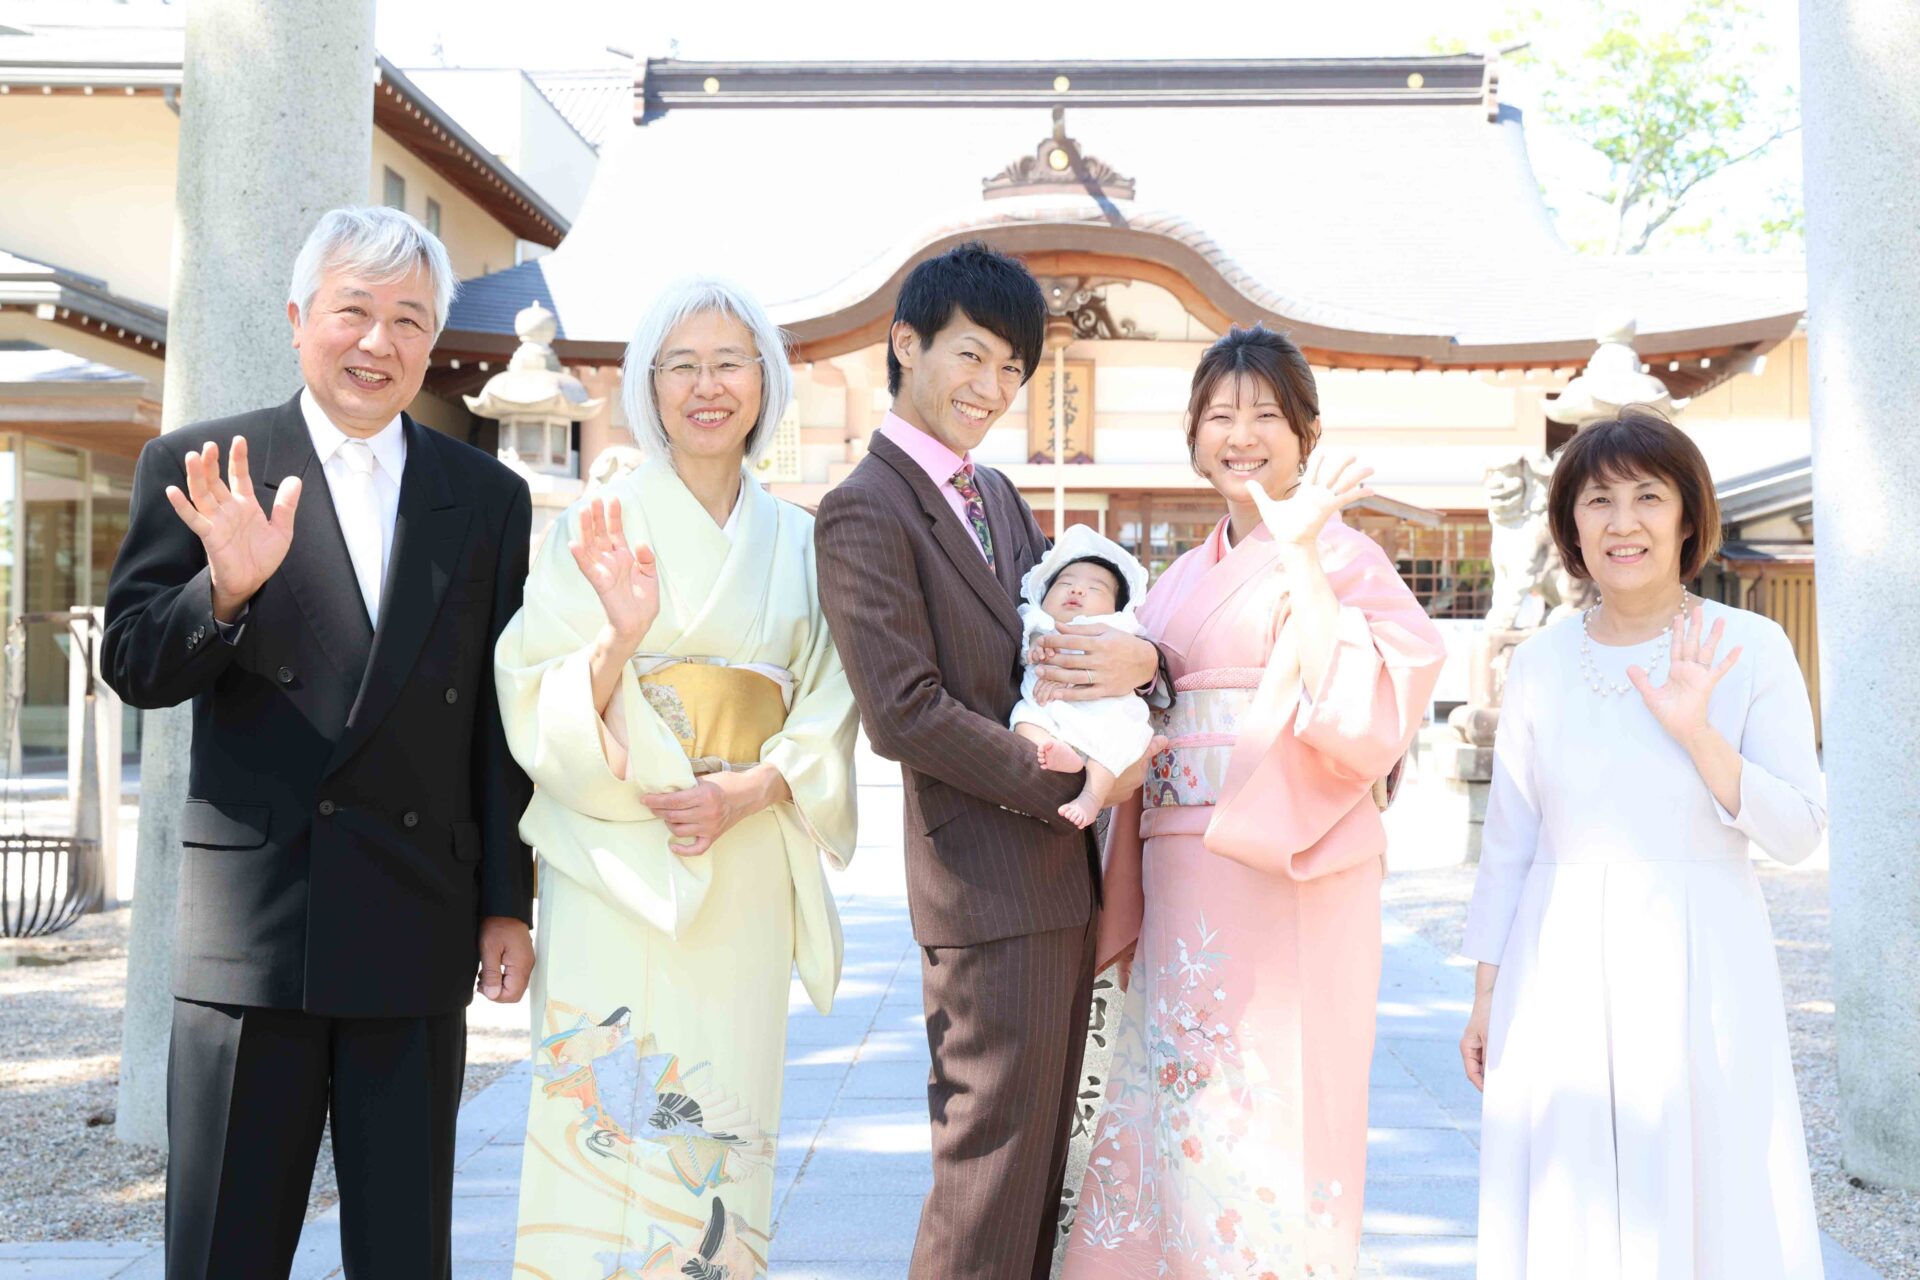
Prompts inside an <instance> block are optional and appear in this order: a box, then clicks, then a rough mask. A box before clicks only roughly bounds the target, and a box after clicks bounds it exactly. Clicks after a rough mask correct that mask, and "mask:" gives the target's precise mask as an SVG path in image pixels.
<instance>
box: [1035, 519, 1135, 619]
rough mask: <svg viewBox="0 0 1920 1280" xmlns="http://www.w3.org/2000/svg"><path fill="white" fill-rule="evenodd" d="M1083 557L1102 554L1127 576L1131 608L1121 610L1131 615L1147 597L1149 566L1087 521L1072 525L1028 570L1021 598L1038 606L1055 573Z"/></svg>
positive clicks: (1128, 600) (1128, 605)
mask: <svg viewBox="0 0 1920 1280" xmlns="http://www.w3.org/2000/svg"><path fill="white" fill-rule="evenodd" d="M1083 556H1098V557H1099V558H1100V559H1102V560H1105V561H1106V562H1107V563H1109V564H1111V565H1112V566H1113V567H1114V569H1115V570H1116V571H1118V572H1119V573H1120V574H1121V575H1122V576H1123V578H1124V579H1125V581H1126V584H1127V607H1126V608H1124V609H1122V610H1120V612H1121V613H1126V614H1131V613H1132V612H1133V611H1134V610H1136V609H1138V608H1139V607H1140V602H1141V601H1142V600H1145V599H1146V598H1147V570H1146V567H1145V566H1144V565H1142V564H1141V563H1140V562H1139V561H1138V560H1136V559H1134V558H1133V556H1132V555H1130V554H1129V553H1128V552H1127V549H1126V548H1125V547H1123V546H1121V545H1120V544H1119V543H1117V542H1115V541H1114V540H1113V539H1111V538H1106V537H1102V536H1101V535H1100V534H1098V533H1096V532H1095V531H1094V529H1093V526H1091V525H1084V524H1071V525H1068V526H1067V531H1066V532H1065V533H1063V534H1062V535H1060V539H1059V540H1058V541H1057V542H1055V543H1054V544H1053V550H1051V551H1049V552H1047V554H1046V555H1044V556H1042V557H1041V558H1040V563H1039V564H1036V565H1035V566H1033V568H1031V569H1029V570H1027V576H1026V577H1024V578H1022V579H1020V598H1021V599H1022V600H1025V601H1026V602H1027V603H1028V604H1030V605H1033V606H1035V607H1036V608H1037V607H1038V606H1039V604H1040V601H1041V600H1043V599H1045V598H1046V594H1047V584H1048V583H1050V582H1052V581H1053V579H1054V575H1056V574H1058V573H1059V572H1060V571H1061V570H1062V569H1064V568H1066V567H1067V566H1068V565H1069V564H1071V563H1072V562H1073V561H1075V560H1078V559H1080V558H1081V557H1083Z"/></svg>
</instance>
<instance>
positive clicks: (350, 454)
mask: <svg viewBox="0 0 1920 1280" xmlns="http://www.w3.org/2000/svg"><path fill="white" fill-rule="evenodd" d="M337 456H338V457H339V458H340V461H341V462H342V464H344V474H342V475H340V476H339V477H338V479H337V482H336V483H335V487H334V492H333V499H334V506H335V507H336V508H337V509H338V512H339V515H340V533H341V535H342V536H343V537H344V538H345V539H346V543H347V558H348V559H349V560H351V561H352V562H353V576H354V578H355V580H356V581H357V582H358V584H359V587H360V598H361V599H362V600H364V601H365V602H366V605H367V621H368V622H370V623H372V624H373V625H374V627H375V628H378V627H379V626H380V582H381V579H382V578H384V577H385V576H386V566H385V565H384V564H382V563H381V561H382V559H383V552H384V547H383V545H382V544H383V543H384V542H385V541H386V539H385V538H383V537H382V536H381V530H380V525H381V523H382V522H381V519H380V496H379V494H378V493H377V492H375V490H374V486H373V467H374V456H373V450H372V448H370V447H369V446H368V444H367V442H366V441H365V440H349V441H347V442H346V443H345V444H343V445H341V446H340V452H339V454H338V455H337ZM328 479H329V480H330V481H333V480H334V479H335V478H334V477H331V476H330V477H328Z"/></svg>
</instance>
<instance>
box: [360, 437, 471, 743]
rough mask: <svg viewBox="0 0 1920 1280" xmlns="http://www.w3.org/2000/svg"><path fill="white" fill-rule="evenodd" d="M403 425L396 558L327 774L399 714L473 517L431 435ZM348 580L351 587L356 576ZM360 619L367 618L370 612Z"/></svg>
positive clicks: (388, 576) (395, 519)
mask: <svg viewBox="0 0 1920 1280" xmlns="http://www.w3.org/2000/svg"><path fill="white" fill-rule="evenodd" d="M401 425H402V428H403V429H404V430H405V431H406V433H407V464H406V469H405V470H404V471H403V472H402V473H401V476H400V505H399V510H398V512H397V513H396V514H395V516H394V522H393V557H392V560H391V562H390V563H389V564H388V566H387V581H386V585H385V587H384V588H383V589H382V593H381V597H380V629H379V630H378V631H377V632H375V633H374V636H373V650H372V653H371V654H370V655H369V657H368V659H367V667H366V678H365V680H364V681H362V683H361V685H360V696H359V698H358V700H357V701H355V703H354V705H353V710H352V711H351V712H350V713H349V714H348V716H347V728H346V732H345V733H343V734H341V735H340V739H339V741H338V742H336V743H335V744H334V749H333V759H332V760H331V761H330V762H329V763H328V766H327V767H328V769H329V770H332V769H334V768H338V767H339V766H340V765H341V764H342V763H343V762H344V761H346V760H347V758H348V757H350V756H351V755H352V754H353V753H354V752H355V751H357V750H359V749H360V746H361V744H362V743H364V742H365V741H366V740H367V738H368V736H369V735H370V734H372V732H373V730H374V729H376V728H378V727H379V725H380V722H381V721H382V720H384V719H385V718H386V715H387V713H388V712H389V711H391V710H392V709H393V704H394V700H395V699H396V698H398V697H399V696H400V690H401V688H402V687H403V686H404V685H405V684H406V681H407V676H408V674H409V673H410V672H412V670H413V663H414V660H415V659H416V658H418V657H419V656H420V646H421V645H423V644H425V643H426V639H427V633H428V632H429V631H431V630H432V629H433V620H434V618H435V617H436V616H437V615H438V614H439V612H440V602H441V601H442V600H443V599H445V597H446V594H447V585H448V584H449V583H450V582H452V581H453V575H454V571H455V570H456V568H457V567H458V564H459V559H460V550H461V547H462V546H463V545H464V544H465V542H466V536H467V525H468V523H469V522H470V521H471V519H472V512H471V510H470V509H469V508H467V507H466V506H463V505H461V504H460V503H459V502H458V501H457V500H456V499H455V497H454V492H453V486H452V484H451V483H450V482H449V481H448V479H447V473H446V469H445V467H443V466H442V465H441V462H440V453H439V450H438V449H437V448H435V446H434V442H433V440H432V438H431V433H430V432H429V431H428V430H427V429H426V428H425V427H423V426H421V425H420V424H419V423H417V422H415V421H414V420H413V419H412V418H410V417H406V416H404V415H403V416H402V418H401ZM342 545H343V549H344V543H343V544H342ZM346 581H347V582H348V584H349V586H351V584H352V577H351V575H349V576H348V578H347V579H346ZM361 616H362V617H365V616H366V611H365V608H364V606H363V607H362V609H361Z"/></svg>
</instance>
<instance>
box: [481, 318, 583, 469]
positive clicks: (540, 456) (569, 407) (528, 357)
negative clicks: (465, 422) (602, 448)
mask: <svg viewBox="0 0 1920 1280" xmlns="http://www.w3.org/2000/svg"><path fill="white" fill-rule="evenodd" d="M513 330H514V332H515V333H517V334H519V335H520V349H519V350H517V351H515V352H514V353H513V359H512V360H511V361H509V362H508V364H507V367H506V368H505V369H504V370H502V371H501V372H499V373H496V374H494V375H493V377H491V378H489V379H488V380H487V385H486V386H485V387H483V388H481V391H480V394H479V395H477V396H466V397H464V398H465V400H466V402H467V408H469V409H471V410H473V411H474V412H475V413H477V414H479V415H480V416H481V417H483V418H493V419H496V420H497V421H498V422H499V423H500V446H499V454H500V460H501V461H502V462H505V463H507V464H508V465H509V466H512V467H514V468H515V469H516V470H518V471H520V472H522V473H523V474H525V475H526V476H527V478H528V481H529V482H530V483H531V484H532V485H533V487H534V489H535V491H536V493H538V492H540V491H543V490H544V491H548V492H556V493H563V494H564V496H566V497H568V498H571V496H572V495H573V494H575V493H577V492H578V491H579V489H580V487H581V485H580V460H579V458H578V457H576V456H575V454H574V450H573V426H574V424H575V423H576V422H580V421H582V420H584V419H586V418H588V417H590V416H592V415H593V414H594V413H595V412H597V411H598V410H599V408H600V405H601V403H602V402H601V401H599V400H595V399H591V398H589V396H588V395H587V389H586V387H585V386H584V385H583V384H582V383H581V381H580V379H578V378H576V377H574V376H573V375H572V374H570V373H568V372H567V371H566V370H565V369H563V368H562V367H561V365H560V358H559V357H558V356H556V355H554V353H553V346H552V343H553V337H554V334H555V333H556V332H557V326H556V322H555V319H554V314H553V312H551V311H549V310H547V309H546V308H545V307H543V306H541V305H540V304H539V303H538V302H534V303H530V304H528V306H527V307H526V308H525V309H523V310H522V311H521V312H520V313H519V314H518V315H516V316H515V317H514V318H513ZM542 480H544V481H546V483H538V482H539V481H542ZM569 481H570V482H571V483H568V482H569Z"/></svg>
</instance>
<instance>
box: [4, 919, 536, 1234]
mask: <svg viewBox="0 0 1920 1280" xmlns="http://www.w3.org/2000/svg"><path fill="white" fill-rule="evenodd" d="M129 915H130V913H129V912H128V911H127V909H125V908H122V909H120V910H118V911H110V912H104V913H102V914H100V915H94V916H85V917H83V918H82V919H81V920H80V921H79V923H77V924H75V925H74V926H73V927H72V928H71V929H68V930H66V931H65V932H63V933H58V934H55V935H53V936H52V937H50V938H31V939H0V1045H4V1046H6V1048H5V1050H4V1051H3V1053H0V1242H5V1243H13V1242H25V1241H39V1240H112V1241H126V1240H158V1239H159V1238H160V1234H161V1208H162V1202H163V1199H164V1196H165V1192H166V1158H165V1157H164V1156H163V1155H161V1154H160V1153H159V1152H157V1151H153V1150H151V1149H149V1148H145V1147H134V1146H128V1145H126V1144H124V1143H119V1142H115V1141H114V1140H113V1109H114V1096H115V1092H116V1090H117V1088H118V1086H119V1076H120V1011H121V1007H122V1004H123V1001H124V999H125V993H126V978H127V923H128V918H129ZM526 1045H527V1032H526V1006H525V1005H524V1004H522V1005H517V1006H497V1005H492V1004H488V1003H487V1002H485V1001H480V1002H477V1003H476V1006H475V1008H474V1009H473V1010H472V1012H471V1013H470V1014H469V1015H468V1028H467V1076H466V1084H465V1095H466V1096H467V1097H471V1096H472V1095H473V1094H474V1093H476V1092H478V1091H479V1090H480V1089H483V1088H485V1087H486V1086H487V1085H488V1084H490V1083H492V1082H493V1081H494V1080H496V1079H498V1078H499V1076H500V1075H501V1073H503V1072H504V1071H506V1070H507V1068H508V1067H510V1066H511V1065H512V1064H513V1063H515V1062H517V1061H518V1060H519V1058H520V1057H521V1055H523V1054H524V1053H525V1052H526ZM337 1197H338V1193H337V1191H336V1190H335V1188H334V1181H333V1156H332V1153H331V1151H330V1150H329V1148H328V1146H327V1144H325V1143H322V1144H321V1148H320V1159H319V1166H318V1168H316V1169H315V1171H314V1180H313V1198H312V1201H311V1203H310V1204H309V1206H308V1215H309V1216H312V1215H313V1214H316V1213H319V1212H321V1211H322V1210H324V1209H326V1208H327V1207H328V1206H329V1205H331V1204H332V1203H333V1202H334V1200H335V1199H336V1198H337Z"/></svg>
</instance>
